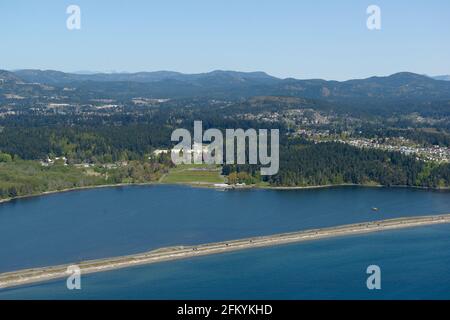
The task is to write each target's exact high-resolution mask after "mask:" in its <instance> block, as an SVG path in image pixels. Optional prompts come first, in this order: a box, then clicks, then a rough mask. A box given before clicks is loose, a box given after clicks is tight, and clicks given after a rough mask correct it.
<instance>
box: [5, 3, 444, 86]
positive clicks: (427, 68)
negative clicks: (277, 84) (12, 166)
mask: <svg viewBox="0 0 450 320" xmlns="http://www.w3.org/2000/svg"><path fill="white" fill-rule="evenodd" d="M70 4H77V5H79V6H80V7H81V13H82V17H81V18H82V26H81V27H82V28H81V30H79V31H69V30H67V29H66V19H67V17H68V15H67V14H66V8H67V6H68V5H70ZM370 4H376V5H378V6H380V7H381V10H382V11H381V13H382V30H380V31H369V30H368V29H367V28H366V19H367V14H366V8H367V7H368V5H370ZM22 68H40V69H55V70H62V71H80V70H93V71H112V70H115V71H128V72H135V71H155V70H173V71H180V72H186V73H198V72H207V71H211V70H215V69H224V70H239V71H266V72H268V73H270V74H272V75H275V76H279V77H296V78H325V79H337V80H343V79H349V78H361V77H367V76H371V75H387V74H391V73H395V72H398V71H412V72H417V73H423V74H430V75H437V74H450V1H448V0H429V1H419V0H409V1H406V0H395V1H394V0H370V1H365V0H342V1H337V0H311V1H302V0H284V1H283V0H276V1H275V0H272V1H266V0H179V1H176V0H145V1H144V0H129V1H123V0H122V1H119V0H117V1H116V0H109V1H106V0H71V1H66V0H40V1H30V0H1V1H0V69H9V70H12V69H22Z"/></svg>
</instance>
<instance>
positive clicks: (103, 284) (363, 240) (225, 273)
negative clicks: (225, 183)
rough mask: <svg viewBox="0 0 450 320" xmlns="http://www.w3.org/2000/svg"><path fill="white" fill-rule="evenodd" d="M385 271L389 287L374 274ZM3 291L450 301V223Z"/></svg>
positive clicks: (17, 295) (8, 294)
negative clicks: (371, 273)
mask: <svg viewBox="0 0 450 320" xmlns="http://www.w3.org/2000/svg"><path fill="white" fill-rule="evenodd" d="M373 264H376V265H378V266H379V267H380V268H381V290H375V291H371V290H368V289H367V286H366V280H367V277H368V275H367V274H366V269H367V267H368V266H369V265H373ZM81 286H82V288H81V290H79V291H76V290H75V291H69V290H67V288H66V283H65V279H63V280H57V281H52V282H48V283H45V284H37V285H33V286H28V287H20V288H12V289H7V290H3V291H0V299H450V225H438V226H428V227H422V228H416V229H403V230H396V231H387V232H382V233H374V234H367V235H360V236H350V237H345V238H335V239H325V240H319V241H313V242H304V243H298V244H290V245H283V246H279V247H270V248H260V249H252V250H247V251H240V252H233V253H225V254H220V255H211V256H204V257H197V258H192V259H188V260H178V261H171V262H163V263H160V264H154V265H147V266H138V267H134V268H129V269H122V270H114V271H108V272H104V273H97V274H91V275H85V276H83V277H82V280H81Z"/></svg>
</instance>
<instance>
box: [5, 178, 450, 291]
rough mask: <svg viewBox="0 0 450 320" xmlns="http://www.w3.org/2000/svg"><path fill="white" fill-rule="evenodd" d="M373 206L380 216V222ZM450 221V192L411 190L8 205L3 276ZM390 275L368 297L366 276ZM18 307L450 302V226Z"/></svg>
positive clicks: (157, 274) (198, 262)
mask: <svg viewBox="0 0 450 320" xmlns="http://www.w3.org/2000/svg"><path fill="white" fill-rule="evenodd" d="M372 207H377V208H379V209H380V210H379V211H377V212H374V211H372ZM442 213H450V193H448V192H437V191H425V190H415V189H403V188H392V189H391V188H359V187H341V188H329V189H311V190H292V191H275V190H245V191H227V192H219V191H216V190H212V189H197V188H191V187H185V186H135V187H122V188H105V189H92V190H85V191H76V192H69V193H61V194H54V195H49V196H43V197H35V198H28V199H21V200H16V201H13V202H10V203H4V204H1V205H0V243H1V244H2V245H1V246H0V272H7V271H12V270H17V269H23V268H29V267H38V266H47V265H55V264H61V263H69V262H75V263H76V262H77V261H80V260H87V259H96V258H103V257H112V256H120V255H126V254H132V253H137V252H142V251H146V250H150V249H155V248H159V247H166V246H172V245H183V244H184V245H189V244H199V243H207V242H213V241H223V240H230V239H238V238H244V237H250V236H258V235H269V234H274V233H282V232H289V231H297V230H302V229H310V228H316V227H329V226H334V225H342V224H348V223H355V222H361V221H372V220H378V219H380V220H381V219H389V218H394V217H403V216H415V215H427V214H442ZM370 264H377V265H380V267H382V270H383V284H384V285H383V289H382V290H381V291H380V292H373V291H368V290H367V288H366V285H365V279H366V278H367V275H366V274H365V268H367V266H368V265H370ZM8 298H30V299H32V298H42V299H46V298H61V299H72V298H75V299H77V298H111V299H121V298H135V299H141V298H142V299H146V298H154V299H164V298H167V299H169V298H171V299H174V298H175V299H176V298H180V299H191V298H192V299H196V298H234V299H237V298H252V299H256V298H286V299H291V298H292V299H296V298H369V299H370V298H405V299H409V298H413V299H414V298H450V226H448V225H441V226H431V227H424V228H416V229H408V230H398V231H389V232H383V233H377V234H369V235H363V236H352V237H346V238H336V239H327V240H320V241H314V242H309V243H299V244H292V245H285V246H279V247H272V248H262V249H254V250H247V251H242V252H234V253H227V254H222V255H214V256H207V257H199V258H195V259H189V260H183V261H171V262H164V263H160V264H155V265H149V266H140V267H136V268H129V269H123V270H116V271H110V272H105V273H99V274H93V275H87V276H85V277H83V290H81V292H75V293H74V292H72V291H70V292H69V291H68V290H67V289H66V288H65V282H64V281H62V280H59V281H53V282H49V283H46V284H39V285H32V286H28V287H22V288H14V289H8V290H2V291H0V299H8Z"/></svg>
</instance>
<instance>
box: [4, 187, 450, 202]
mask: <svg viewBox="0 0 450 320" xmlns="http://www.w3.org/2000/svg"><path fill="white" fill-rule="evenodd" d="M158 185H180V186H188V187H193V188H209V189H215V190H250V189H259V190H278V191H289V190H310V189H328V188H339V187H361V188H407V189H420V190H430V191H448V190H450V187H442V188H431V187H418V186H384V185H375V184H351V183H342V184H327V185H318V186H302V187H301V186H299V187H288V186H286V187H283V186H276V187H274V186H267V185H245V186H235V185H228V187H223V186H220V185H216V184H214V183H210V182H158V181H152V182H142V183H117V184H104V185H92V186H84V187H74V188H66V189H61V190H53V191H45V192H40V193H36V194H29V195H23V196H17V197H13V198H4V199H0V205H1V204H3V203H7V202H11V201H15V200H21V199H29V198H36V197H43V196H48V195H54V194H58V193H67V192H75V191H87V190H94V189H103V188H121V187H133V186H158Z"/></svg>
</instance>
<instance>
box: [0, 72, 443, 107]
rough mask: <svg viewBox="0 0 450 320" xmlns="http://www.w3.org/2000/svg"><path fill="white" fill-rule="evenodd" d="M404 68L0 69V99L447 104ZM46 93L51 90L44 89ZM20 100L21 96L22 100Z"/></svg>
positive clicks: (437, 85) (439, 85) (432, 85)
mask: <svg viewBox="0 0 450 320" xmlns="http://www.w3.org/2000/svg"><path fill="white" fill-rule="evenodd" d="M438 78H439V79H438V80H436V79H433V78H431V77H428V76H425V75H419V74H415V73H410V72H401V73H396V74H393V75H390V76H386V77H370V78H367V79H355V80H348V81H326V80H321V79H311V80H298V79H293V78H288V79H279V78H276V77H273V76H270V75H268V74H266V73H264V72H236V71H221V70H217V71H212V72H208V73H200V74H183V73H179V72H172V71H158V72H138V73H97V74H74V73H64V72H60V71H52V70H46V71H42V70H19V71H14V72H10V71H1V70H0V102H1V99H2V96H3V97H5V94H9V96H11V95H20V96H22V97H24V98H25V99H26V98H30V99H31V98H32V99H34V100H33V101H36V99H40V98H39V97H43V96H45V97H51V96H59V97H65V99H66V100H70V101H79V102H80V101H84V102H87V101H89V99H98V98H108V99H116V100H117V101H123V102H126V101H130V99H132V98H135V97H148V98H172V99H176V98H199V97H200V98H213V99H246V98H250V97H256V96H283V97H298V98H305V99H312V100H318V101H323V102H325V103H328V104H331V105H333V106H339V107H340V108H345V107H346V106H350V107H351V108H352V109H353V110H354V109H355V108H358V110H369V109H371V108H372V109H373V110H375V109H377V110H381V109H382V110H384V111H393V110H397V111H398V110H405V111H406V110H409V111H411V110H421V109H422V108H427V110H429V111H430V112H434V111H437V110H440V112H442V111H443V110H448V109H450V81H442V80H444V79H446V76H442V77H438ZM50 93H51V94H50ZM23 102H24V103H25V102H26V100H23Z"/></svg>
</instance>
